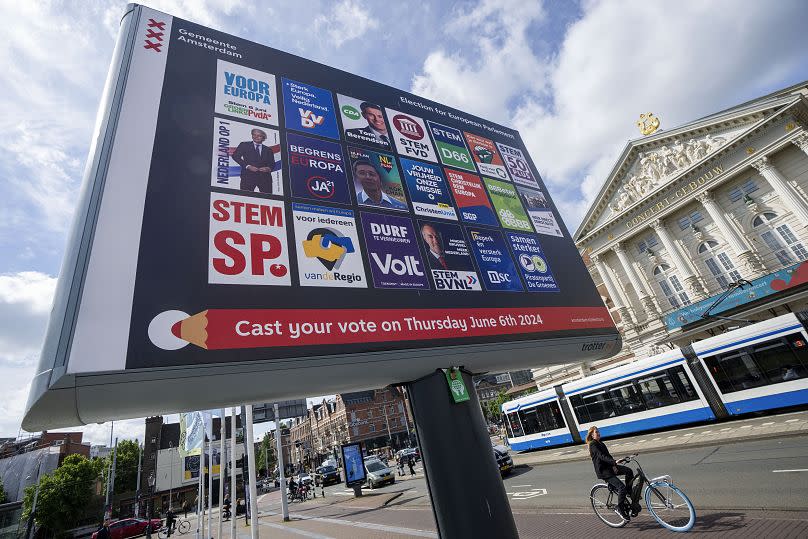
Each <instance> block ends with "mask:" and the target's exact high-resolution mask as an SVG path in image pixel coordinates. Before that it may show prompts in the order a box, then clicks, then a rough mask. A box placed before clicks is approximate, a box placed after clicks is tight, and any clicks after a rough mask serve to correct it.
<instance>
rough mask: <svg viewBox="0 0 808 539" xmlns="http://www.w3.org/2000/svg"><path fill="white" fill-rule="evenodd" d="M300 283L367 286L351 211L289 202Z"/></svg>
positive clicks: (349, 286) (346, 286)
mask: <svg viewBox="0 0 808 539" xmlns="http://www.w3.org/2000/svg"><path fill="white" fill-rule="evenodd" d="M292 216H293V217H292V219H293V220H294V227H295V241H296V242H297V244H296V246H297V267H298V273H299V277H300V286H328V287H342V288H366V287H367V280H366V279H365V266H364V264H363V263H362V246H361V245H360V244H359V235H358V234H357V232H356V219H355V218H354V212H353V211H351V210H346V209H343V208H332V207H325V206H314V205H311V204H300V203H294V204H292Z"/></svg>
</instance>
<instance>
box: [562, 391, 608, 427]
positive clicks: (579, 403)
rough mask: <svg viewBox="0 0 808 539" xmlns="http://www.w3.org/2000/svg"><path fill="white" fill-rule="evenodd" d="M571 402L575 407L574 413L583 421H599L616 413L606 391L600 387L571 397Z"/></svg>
mask: <svg viewBox="0 0 808 539" xmlns="http://www.w3.org/2000/svg"><path fill="white" fill-rule="evenodd" d="M571 402H572V405H573V407H574V408H575V415H576V416H578V418H579V419H580V420H581V421H582V422H583V423H591V422H593V421H600V420H601V419H606V418H608V417H615V416H616V415H618V413H617V411H616V410H615V409H614V407H613V406H612V401H611V399H610V398H609V397H608V396H607V395H606V391H604V390H602V389H601V390H596V391H595V392H593V393H587V394H583V395H577V396H575V397H572V399H571Z"/></svg>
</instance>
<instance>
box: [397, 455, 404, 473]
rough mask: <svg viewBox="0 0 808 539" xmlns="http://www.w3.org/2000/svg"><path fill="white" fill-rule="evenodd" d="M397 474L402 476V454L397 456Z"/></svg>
mask: <svg viewBox="0 0 808 539" xmlns="http://www.w3.org/2000/svg"><path fill="white" fill-rule="evenodd" d="M398 475H399V477H404V455H399V457H398Z"/></svg>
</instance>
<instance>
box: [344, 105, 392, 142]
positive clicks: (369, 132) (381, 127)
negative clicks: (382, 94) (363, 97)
mask: <svg viewBox="0 0 808 539" xmlns="http://www.w3.org/2000/svg"><path fill="white" fill-rule="evenodd" d="M359 108H360V110H361V111H362V117H363V118H364V119H365V120H366V121H367V122H368V125H367V126H365V127H357V128H354V129H348V130H346V131H345V134H346V135H347V136H348V137H350V136H351V135H353V136H356V137H357V138H359V139H360V140H361V139H363V138H365V137H370V138H372V139H373V141H374V142H376V143H378V144H381V145H383V146H388V147H389V146H390V135H389V134H388V133H387V123H385V121H384V116H383V115H382V108H381V107H380V106H379V105H376V104H374V103H368V102H367V101H363V102H362V103H361V104H360V105H359Z"/></svg>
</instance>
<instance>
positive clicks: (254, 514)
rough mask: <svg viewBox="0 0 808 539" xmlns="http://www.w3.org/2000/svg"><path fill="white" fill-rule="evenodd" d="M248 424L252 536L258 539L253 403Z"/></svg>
mask: <svg viewBox="0 0 808 539" xmlns="http://www.w3.org/2000/svg"><path fill="white" fill-rule="evenodd" d="M245 408H246V410H247V425H246V427H247V428H246V430H245V434H246V435H247V436H246V437H247V461H248V462H249V463H250V464H249V466H248V469H249V474H250V475H249V479H248V481H249V482H250V483H249V484H250V496H249V497H250V537H252V539H258V489H257V488H255V468H256V466H255V441H254V440H253V409H252V404H248V405H246V407H245Z"/></svg>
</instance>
